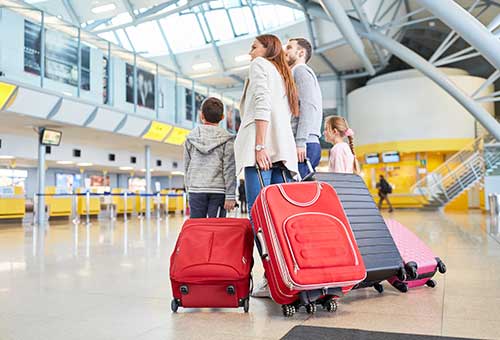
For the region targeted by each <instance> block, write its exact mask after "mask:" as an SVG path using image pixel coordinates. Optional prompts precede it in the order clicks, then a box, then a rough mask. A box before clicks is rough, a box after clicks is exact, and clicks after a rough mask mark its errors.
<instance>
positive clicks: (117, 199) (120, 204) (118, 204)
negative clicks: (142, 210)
mask: <svg viewBox="0 0 500 340" xmlns="http://www.w3.org/2000/svg"><path fill="white" fill-rule="evenodd" d="M125 192H127V190H126V189H121V188H114V189H112V190H111V194H112V195H113V196H112V198H111V202H112V203H113V204H114V206H115V208H116V213H117V214H125V213H127V214H131V213H132V211H134V203H136V202H135V199H134V197H133V196H127V207H126V211H125V196H124V195H123V194H124V193H125ZM117 194H121V195H117Z"/></svg>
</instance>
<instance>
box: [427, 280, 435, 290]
mask: <svg viewBox="0 0 500 340" xmlns="http://www.w3.org/2000/svg"><path fill="white" fill-rule="evenodd" d="M425 284H426V285H427V287H431V288H434V287H436V284H437V283H436V281H434V280H429V281H427V282H426V283H425Z"/></svg>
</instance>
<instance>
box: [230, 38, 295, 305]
mask: <svg viewBox="0 0 500 340" xmlns="http://www.w3.org/2000/svg"><path fill="white" fill-rule="evenodd" d="M250 56H251V59H252V62H251V63H250V70H249V76H248V80H247V82H246V83H245V88H244V91H243V96H242V98H241V103H240V111H241V116H242V122H241V126H240V129H239V131H238V135H237V136H236V140H235V143H234V153H235V159H236V173H237V174H239V173H240V172H241V171H244V175H245V189H246V193H247V202H248V211H251V209H252V206H253V203H254V202H255V200H256V198H257V195H258V194H259V192H260V189H261V187H260V182H259V178H258V174H257V170H256V165H258V166H259V168H260V169H261V173H262V177H263V180H264V185H269V184H275V183H282V182H283V177H282V172H281V169H282V168H283V167H285V168H286V169H287V170H288V171H285V173H287V176H288V177H289V179H290V180H291V177H293V176H295V174H297V173H298V169H297V152H296V147H295V139H294V136H293V132H292V127H291V123H290V121H291V116H292V114H293V115H295V116H297V115H298V114H299V104H298V96H297V90H296V87H295V83H294V81H293V76H292V74H291V71H290V68H289V66H288V64H287V62H286V58H285V52H284V50H283V47H282V45H281V42H280V40H279V39H278V38H277V37H276V36H274V35H270V34H265V35H260V36H258V37H257V38H256V39H255V41H254V42H253V44H252V49H251V51H250ZM259 246H260V245H259V244H258V243H257V247H258V248H259V252H260V251H261V249H260V247H259ZM266 288H267V282H266V281H265V280H264V282H263V285H261V287H260V288H259V289H257V290H256V291H255V293H254V294H253V296H266V295H267V296H268V292H267V291H266Z"/></svg>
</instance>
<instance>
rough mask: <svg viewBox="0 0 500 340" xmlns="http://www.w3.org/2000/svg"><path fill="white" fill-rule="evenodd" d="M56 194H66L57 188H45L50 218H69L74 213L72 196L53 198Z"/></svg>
mask: <svg viewBox="0 0 500 340" xmlns="http://www.w3.org/2000/svg"><path fill="white" fill-rule="evenodd" d="M54 194H65V192H62V191H58V190H57V189H56V187H46V188H45V205H46V206H47V208H48V215H49V218H50V217H61V216H62V217H65V216H67V217H69V216H71V213H72V206H73V204H72V197H71V196H69V195H68V196H52V195H54Z"/></svg>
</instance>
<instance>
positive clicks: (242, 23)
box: [229, 7, 257, 35]
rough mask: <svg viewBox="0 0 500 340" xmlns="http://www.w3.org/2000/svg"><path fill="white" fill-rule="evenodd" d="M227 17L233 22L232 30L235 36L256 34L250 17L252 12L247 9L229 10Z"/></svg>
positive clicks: (253, 22)
mask: <svg viewBox="0 0 500 340" xmlns="http://www.w3.org/2000/svg"><path fill="white" fill-rule="evenodd" d="M229 15H230V16H231V20H232V21H233V25H234V30H235V31H236V34H237V35H244V34H248V33H256V32H257V28H256V27H255V21H254V20H253V17H252V11H250V8H248V7H240V8H231V9H230V10H229Z"/></svg>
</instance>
